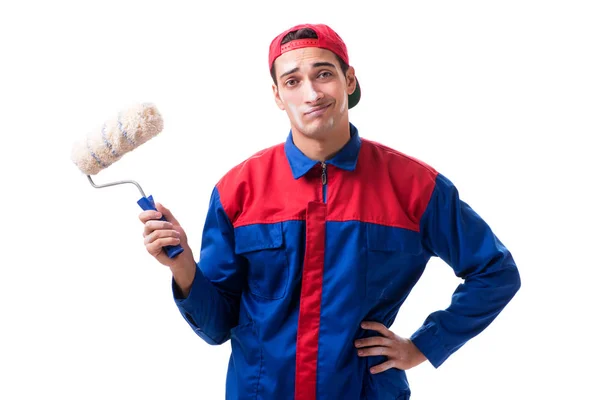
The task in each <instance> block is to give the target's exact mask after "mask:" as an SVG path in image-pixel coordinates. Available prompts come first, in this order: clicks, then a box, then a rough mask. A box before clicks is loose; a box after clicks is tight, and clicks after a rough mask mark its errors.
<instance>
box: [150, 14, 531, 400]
mask: <svg viewBox="0 0 600 400" xmlns="http://www.w3.org/2000/svg"><path fill="white" fill-rule="evenodd" d="M269 68H270V70H271V75H272V76H273V80H274V84H273V94H274V97H275V101H276V103H277V105H278V106H279V108H281V109H282V110H284V111H285V112H286V113H287V115H288V117H289V120H290V124H291V131H290V133H289V136H288V138H287V140H286V141H285V143H282V144H278V145H276V146H273V147H271V148H268V149H265V150H262V151H261V152H259V153H257V154H256V155H254V156H253V157H250V158H249V159H247V160H246V161H245V162H243V163H241V164H239V165H237V166H235V167H234V168H232V169H231V170H230V171H229V172H228V173H227V174H225V176H224V177H223V178H222V179H221V180H220V181H219V182H218V183H217V184H216V186H215V187H214V190H213V192H212V196H211V199H210V205H209V211H208V216H207V218H206V223H205V227H204V231H203V236H202V246H201V253H200V257H199V262H198V263H196V262H195V260H194V258H193V254H192V251H191V249H190V247H189V245H188V243H187V238H186V235H185V232H184V231H183V229H182V228H181V226H180V225H179V223H178V222H177V220H176V219H175V217H174V216H173V215H172V214H171V212H170V211H169V210H167V209H166V208H164V207H163V206H161V205H157V206H158V210H159V211H160V212H161V213H162V214H163V215H165V217H166V218H167V220H169V221H170V222H162V221H157V220H156V219H157V218H159V217H160V215H161V214H157V213H155V212H153V211H145V212H143V213H141V214H140V219H141V221H142V222H143V223H144V224H145V228H144V236H145V243H146V247H147V249H148V251H149V252H150V254H152V255H153V256H155V257H156V258H157V259H158V261H160V262H161V263H162V264H164V265H167V266H169V267H170V268H171V271H172V272H173V293H174V298H175V301H176V303H177V305H178V307H179V309H180V311H181V314H182V315H183V317H184V318H185V320H186V321H187V322H188V323H189V325H190V326H191V327H192V328H193V329H194V331H195V332H196V333H197V334H198V336H200V337H201V338H202V339H204V340H205V341H206V342H207V343H210V344H213V345H218V344H222V343H224V342H226V341H227V340H229V339H231V347H232V354H231V358H230V364H229V368H228V372H227V383H226V392H227V395H226V397H227V398H228V399H292V398H293V399H296V400H310V399H322V400H325V399H328V400H329V399H344V400H352V399H355V400H359V399H371V400H375V399H408V398H409V397H410V389H409V385H408V382H407V379H406V373H405V370H407V369H410V368H412V367H414V366H416V365H419V364H420V363H422V362H424V361H425V360H428V361H429V362H430V363H431V364H432V365H433V366H434V367H436V368H437V367H439V366H440V365H441V364H442V363H443V362H444V361H445V360H446V359H447V358H448V357H449V356H450V355H451V354H452V353H454V352H455V351H456V350H458V349H459V348H460V347H461V346H463V345H464V344H465V343H466V342H467V341H468V340H469V339H471V338H473V337H474V336H476V335H477V334H479V333H480V332H481V331H482V330H483V329H485V328H486V327H487V326H488V325H489V324H490V323H491V322H492V321H493V320H494V318H495V317H496V316H497V315H498V314H499V313H500V312H501V310H502V309H503V308H504V307H505V306H506V304H507V303H508V302H509V301H510V300H511V299H512V297H513V296H514V295H515V293H516V292H517V290H518V289H519V287H520V278H519V273H518V271H517V268H516V266H515V263H514V261H513V258H512V256H511V254H510V253H509V251H508V250H507V249H506V248H505V247H504V246H503V244H502V243H501V242H500V241H499V240H498V238H496V236H495V235H494V233H492V231H491V229H490V227H489V226H488V225H487V224H486V223H485V222H484V221H483V220H482V219H481V218H480V217H479V216H478V215H477V214H476V213H475V212H474V211H473V210H472V209H471V208H470V207H469V206H468V205H467V204H466V203H464V202H463V201H462V200H460V199H459V196H458V192H457V190H456V188H455V187H454V186H453V184H452V183H451V182H450V181H449V180H448V179H447V178H446V177H444V176H443V175H441V174H440V173H438V172H437V171H436V170H435V169H433V168H432V167H430V166H428V165H426V164H425V163H423V162H421V161H418V160H416V159H414V158H411V157H409V156H407V155H404V154H402V153H400V152H398V151H396V150H393V149H390V148H388V147H385V146H383V145H381V144H378V143H375V142H373V141H369V140H366V139H362V138H361V137H360V136H359V134H358V129H357V128H356V127H355V126H354V125H352V124H351V123H350V122H349V119H348V109H349V108H350V107H353V106H355V105H356V103H357V102H358V100H359V98H360V87H359V84H358V81H357V79H356V76H355V71H354V68H352V66H349V61H348V55H347V51H346V46H345V44H344V42H343V41H342V39H341V38H340V37H339V36H338V35H337V34H336V33H335V32H334V31H333V30H332V29H330V28H329V27H328V26H325V25H299V26H295V27H293V28H291V29H289V30H288V31H286V32H283V33H282V34H280V35H279V36H277V37H276V38H275V39H274V40H273V42H272V43H271V46H270V51H269ZM175 244H180V245H182V246H183V247H184V249H185V251H184V252H183V253H182V254H180V255H179V256H177V257H176V258H174V259H169V258H168V257H167V256H166V255H165V253H164V252H163V251H162V247H163V246H165V245H175ZM433 256H437V257H440V258H442V259H443V260H444V261H445V262H446V263H448V265H450V266H451V267H452V268H453V269H454V271H455V273H456V275H457V276H459V277H461V278H463V279H464V283H462V284H461V285H459V286H458V288H457V289H456V292H455V293H454V295H453V296H452V303H451V305H450V306H449V307H448V308H447V309H446V310H440V311H436V312H433V313H431V314H430V315H429V316H428V317H427V318H426V319H425V321H424V323H423V325H422V326H421V327H420V328H419V329H418V330H417V331H416V332H415V333H414V334H413V335H412V336H411V337H410V338H402V337H398V336H397V335H395V334H394V333H393V332H391V331H390V330H389V329H388V328H389V327H390V326H391V325H392V323H393V322H394V319H395V317H396V315H397V313H398V310H399V308H400V306H401V305H402V303H403V302H404V300H405V299H406V297H407V295H408V293H409V292H410V290H411V289H412V288H413V286H414V285H415V283H416V282H417V281H418V279H419V277H420V276H421V274H422V273H423V271H424V268H425V266H426V264H427V262H428V260H429V259H430V258H431V257H433Z"/></svg>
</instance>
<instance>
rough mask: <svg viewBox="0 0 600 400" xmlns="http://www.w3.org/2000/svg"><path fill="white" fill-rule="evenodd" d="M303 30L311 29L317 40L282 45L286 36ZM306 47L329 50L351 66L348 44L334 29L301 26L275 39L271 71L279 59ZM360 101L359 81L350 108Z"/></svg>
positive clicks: (271, 50)
mask: <svg viewBox="0 0 600 400" xmlns="http://www.w3.org/2000/svg"><path fill="white" fill-rule="evenodd" d="M303 28H309V29H312V30H313V31H315V33H316V34H317V39H312V38H311V39H297V40H292V41H291V42H288V43H285V44H284V45H282V44H281V41H282V40H283V38H284V37H285V35H287V34H288V33H290V32H293V31H297V30H299V29H303ZM304 47H319V48H321V49H326V50H329V51H331V52H333V53H335V54H336V55H337V56H338V57H340V58H341V59H342V60H343V61H344V62H345V63H346V64H347V65H350V62H349V61H348V50H347V49H346V44H345V43H344V41H343V40H342V38H341V37H340V36H339V35H338V34H337V33H336V32H335V31H334V30H333V29H331V28H330V27H329V26H327V25H324V24H301V25H296V26H294V27H291V28H290V29H288V30H286V31H285V32H282V33H280V34H279V35H278V36H277V37H276V38H275V39H273V41H272V42H271V46H270V47H269V71H270V70H271V68H272V67H273V63H274V62H275V59H276V58H277V57H279V56H280V55H282V54H283V53H285V52H287V51H290V50H296V49H301V48H304ZM359 100H360V86H359V84H358V79H357V80H356V89H355V90H354V92H353V93H352V94H350V95H348V108H352V107H354V106H355V105H357V104H358V101H359Z"/></svg>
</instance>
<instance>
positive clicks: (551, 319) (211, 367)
mask: <svg viewBox="0 0 600 400" xmlns="http://www.w3.org/2000/svg"><path fill="white" fill-rule="evenodd" d="M202 3H205V4H203V5H201V4H202ZM382 4H383V3H382V2H381V3H377V2H373V1H368V2H352V1H327V2H325V1H323V2H311V1H298V2H281V1H272V2H269V3H266V2H263V3H256V4H255V3H254V2H248V1H236V2H217V1H213V2H199V1H196V2H191V1H189V2H183V1H174V0H171V1H168V2H167V1H162V2H158V1H147V0H146V1H129V0H128V1H125V0H120V1H102V2H82V1H78V2H76V1H71V2H67V1H52V2H50V1H48V2H42V1H35V2H34V1H21V2H18V3H17V2H11V3H9V2H3V3H2V6H0V50H1V51H0V59H1V61H0V116H1V119H0V120H1V122H2V125H0V127H1V131H2V140H1V142H0V149H1V151H0V174H1V186H0V187H1V189H0V191H1V196H0V206H1V210H2V212H3V214H4V218H3V220H4V223H3V225H2V229H1V233H0V235H1V242H0V243H1V244H2V258H0V263H1V269H0V274H1V276H0V326H1V328H0V398H1V399H7V400H8V399H50V398H52V399H167V398H169V399H177V398H188V399H190V398H195V399H217V400H218V399H223V398H224V392H225V374H226V368H227V361H228V357H229V352H230V344H229V342H227V343H226V344H224V345H222V346H218V347H211V346H209V345H207V344H206V343H204V342H203V341H202V340H201V339H200V338H198V337H197V336H196V335H195V334H194V333H193V331H192V330H191V329H190V328H189V327H188V326H187V324H186V323H185V321H184V320H183V318H182V317H181V316H180V315H179V312H178V311H177V309H176V307H175V305H174V302H173V301H172V297H171V289H170V274H169V271H168V270H167V269H166V268H165V267H163V266H161V265H160V264H158V263H157V262H156V261H155V260H154V259H153V258H151V257H150V256H149V255H148V254H147V253H146V251H145V248H144V246H143V239H142V235H141V232H142V225H141V223H140V222H139V220H138V214H139V212H140V211H141V209H139V207H138V205H137V204H136V201H137V200H138V198H139V193H138V192H137V190H136V189H135V187H134V186H132V185H126V186H120V187H112V188H106V189H100V190H99V189H94V188H93V187H92V186H91V185H90V184H89V183H88V182H87V179H86V178H85V176H84V175H82V174H81V172H80V171H79V170H78V169H77V168H76V167H75V166H74V164H72V163H71V160H70V151H71V146H72V143H73V142H74V141H75V140H79V139H81V138H82V137H84V136H85V135H87V134H89V133H90V132H94V131H96V130H97V129H98V128H99V126H100V125H101V123H102V122H104V121H105V120H107V119H113V118H115V116H116V113H117V112H118V111H120V110H122V109H123V108H126V107H128V106H129V105H131V104H133V103H136V102H142V101H149V102H153V103H155V104H156V105H157V107H158V109H159V110H160V112H161V114H162V116H163V118H164V121H165V128H164V130H163V132H162V133H161V134H160V135H159V136H157V137H156V138H154V139H152V140H151V141H150V142H148V143H146V144H144V145H143V146H142V147H140V148H139V149H137V150H136V151H134V152H132V153H129V154H127V155H126V156H124V157H123V159H122V160H121V161H119V162H118V163H117V164H115V165H113V166H111V167H110V168H108V169H106V170H104V171H102V172H101V173H100V174H98V175H97V176H96V181H97V182H98V183H106V182H111V181H113V180H120V179H135V180H137V181H138V182H140V184H141V185H142V187H143V188H144V190H145V191H146V193H147V194H152V195H153V196H154V198H155V199H156V200H158V201H161V202H163V203H164V204H165V205H166V206H168V207H169V208H171V210H172V211H173V212H174V214H175V215H176V217H178V218H179V220H180V221H181V222H182V224H183V226H184V228H185V229H186V231H187V233H188V236H189V240H190V243H191V246H192V247H193V248H194V249H196V250H195V256H196V258H197V257H198V251H197V249H198V248H199V247H200V240H201V230H202V227H203V223H204V217H205V213H206V209H207V205H208V199H209V195H210V192H211V190H212V186H213V185H214V183H215V182H216V180H217V179H218V178H219V177H220V176H222V174H224V173H225V172H226V171H227V170H228V169H229V168H231V167H232V166H233V165H235V164H236V163H238V162H240V161H242V160H243V159H244V158H246V157H248V156H250V155H251V154H252V153H254V152H255V151H258V150H260V149H262V148H264V147H267V146H270V145H273V144H275V143H278V142H281V141H283V140H284V139H285V137H286V135H287V132H288V129H289V124H288V120H287V118H286V116H285V113H283V112H282V111H280V110H279V109H278V108H277V107H276V105H275V102H274V101H273V98H272V94H271V80H270V76H269V73H268V68H267V49H268V45H269V43H270V41H271V39H272V38H273V37H274V36H276V35H277V34H278V33H279V32H281V31H283V30H284V29H286V28H288V27H290V26H292V25H295V24H297V23H303V22H323V23H327V24H329V25H330V26H332V27H333V28H334V29H336V30H337V31H338V33H339V34H340V35H341V36H342V37H343V38H344V40H345V41H346V43H347V45H348V48H349V54H350V62H351V64H352V65H354V66H355V68H356V71H357V76H358V78H359V81H360V83H361V86H362V89H363V98H362V100H361V103H360V104H359V106H357V107H356V108H355V109H352V110H351V111H350V118H351V121H352V122H353V123H354V124H355V125H357V127H358V128H359V131H360V133H361V135H362V136H363V137H365V138H369V139H372V140H376V141H380V142H383V143H384V144H386V145H388V146H391V147H394V148H396V149H398V150H400V151H403V152H405V153H407V154H409V155H412V156H414V157H417V158H420V159H422V160H423V161H425V162H427V163H429V164H430V165H432V166H434V167H435V168H436V169H438V170H439V171H440V172H442V173H443V174H445V175H446V176H448V177H449V178H450V179H451V180H453V181H454V183H455V184H456V185H457V186H458V188H459V190H460V192H461V195H462V197H463V199H464V200H465V201H467V202H468V203H469V204H470V205H471V206H472V207H473V208H474V209H475V210H476V211H478V212H479V213H480V214H481V215H482V216H483V217H484V218H485V219H486V220H487V221H488V222H489V223H490V225H491V226H492V227H493V229H494V231H495V232H496V233H497V235H498V236H499V237H500V239H501V240H502V241H503V242H504V243H505V244H506V245H507V246H508V248H509V249H510V250H511V251H512V253H513V255H514V257H515V260H516V261H517V264H518V266H519V268H520V271H521V277H522V282H523V286H522V289H521V291H520V292H519V293H518V294H517V296H516V297H515V298H514V300H513V301H512V302H511V303H510V304H509V306H508V307H507V308H506V309H505V310H504V312H503V313H502V314H501V315H500V316H499V317H498V318H497V319H496V321H494V323H493V324H492V325H491V326H490V327H489V328H488V329H487V330H486V331H484V333H482V334H481V335H480V336H478V337H476V338H475V339H473V340H472V341H471V342H469V343H468V344H467V345H466V346H464V347H463V348H462V349H461V350H459V351H458V352H457V353H455V354H454V355H453V356H452V357H451V358H450V359H449V360H448V361H447V362H446V363H445V364H443V365H442V366H441V367H440V368H439V369H437V370H436V369H434V368H433V367H432V366H431V365H429V364H422V365H420V366H419V367H417V368H415V369H413V370H411V371H409V372H408V374H409V375H408V376H409V380H410V382H411V388H412V391H413V399H415V400H423V399H461V400H466V399H477V400H481V399H599V398H600V389H598V384H597V381H598V379H597V375H598V372H599V371H600V370H599V367H598V360H599V359H600V351H599V338H600V331H599V329H598V321H597V319H598V315H599V310H598V308H599V306H600V300H599V296H598V292H599V291H600V290H599V289H598V283H597V278H598V269H599V267H600V262H599V261H598V254H597V253H598V249H599V248H600V245H599V240H598V239H600V235H599V234H598V230H597V226H598V223H599V222H600V218H599V215H598V203H599V202H598V171H599V167H600V165H599V164H600V163H599V161H598V158H599V157H598V154H597V153H598V146H597V145H593V144H592V143H593V140H594V139H596V138H595V136H597V135H598V133H599V131H600V130H599V128H600V114H599V110H600V108H599V106H600V72H599V71H600V23H599V22H598V21H600V11H599V6H598V3H597V2H595V1H573V0H570V1H502V2H499V1H498V2H491V1H452V2H449V1H427V2H425V1H421V2H416V1H415V2H396V3H395V4H397V5H395V6H394V7H395V9H390V8H388V7H389V5H385V6H384V5H382ZM389 4H391V3H389ZM274 190H276V185H275V184H274ZM458 283H459V281H458V279H457V278H456V277H454V275H453V274H452V271H451V269H450V268H449V267H448V266H446V265H445V264H444V263H443V262H440V261H439V260H433V261H431V263H430V264H429V266H428V269H427V270H426V273H425V275H424V276H423V278H422V280H421V281H420V282H419V283H418V285H417V286H416V288H415V290H414V292H413V293H412V295H411V296H410V297H409V299H408V301H407V302H406V304H405V306H404V307H403V309H402V310H401V312H400V314H399V316H398V319H397V321H396V323H395V324H394V326H393V327H392V328H393V330H394V332H396V333H397V334H399V335H403V336H409V335H410V334H411V333H412V332H413V331H414V330H415V329H416V328H417V327H418V326H419V325H420V324H421V322H422V321H423V320H424V319H425V317H426V316H427V314H429V313H430V312H432V311H435V310H437V309H439V308H445V307H446V306H447V305H448V302H449V300H450V296H451V294H452V291H453V290H454V288H455V286H456V285H457V284H458Z"/></svg>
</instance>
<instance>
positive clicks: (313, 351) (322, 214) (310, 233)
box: [294, 202, 327, 400]
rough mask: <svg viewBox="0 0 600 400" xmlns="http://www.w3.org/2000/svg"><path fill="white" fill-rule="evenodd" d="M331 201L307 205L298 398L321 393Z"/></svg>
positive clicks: (310, 399)
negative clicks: (323, 300) (321, 330)
mask: <svg viewBox="0 0 600 400" xmlns="http://www.w3.org/2000/svg"><path fill="white" fill-rule="evenodd" d="M326 215H327V205H326V204H323V203H319V202H310V203H308V207H307V209H306V252H305V255H304V267H303V269H302V291H301V294H300V314H299V316H298V339H297V341H296V387H295V397H294V399H295V400H314V399H315V398H316V396H317V357H318V354H319V326H320V320H321V295H322V287H323V286H322V285H323V267H324V265H325V219H326Z"/></svg>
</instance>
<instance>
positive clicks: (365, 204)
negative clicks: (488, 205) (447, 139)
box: [327, 139, 437, 232]
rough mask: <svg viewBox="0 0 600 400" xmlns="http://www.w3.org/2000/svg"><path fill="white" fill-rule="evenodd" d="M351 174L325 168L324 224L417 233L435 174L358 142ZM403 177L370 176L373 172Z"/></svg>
mask: <svg viewBox="0 0 600 400" xmlns="http://www.w3.org/2000/svg"><path fill="white" fill-rule="evenodd" d="M362 140H363V143H362V149H361V151H360V153H359V157H358V162H357V164H356V170H355V171H354V172H353V173H348V172H346V171H342V170H340V169H338V168H335V167H329V168H328V171H329V173H328V176H327V179H328V185H327V203H328V205H329V211H328V213H327V220H328V221H361V222H370V223H376V224H381V225H386V226H393V227H397V228H404V229H410V230H413V231H416V232H418V231H419V224H420V222H421V216H422V215H423V213H424V212H425V209H426V208H427V204H428V202H429V198H430V197H431V193H432V192H433V189H434V186H435V179H436V176H437V171H435V170H434V169H433V168H431V167H430V166H428V165H427V164H424V163H423V162H421V161H419V160H416V159H415V158H412V157H409V156H407V155H405V154H402V153H400V152H398V151H396V150H393V149H390V148H388V147H386V146H383V145H381V144H379V143H376V142H371V141H368V140H365V139H362ZM384 165H389V167H388V168H389V170H390V171H399V170H405V171H406V173H404V174H396V175H395V176H394V177H393V178H392V176H389V175H387V176H386V175H382V174H379V173H374V172H375V169H377V170H379V169H385V167H384Z"/></svg>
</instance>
